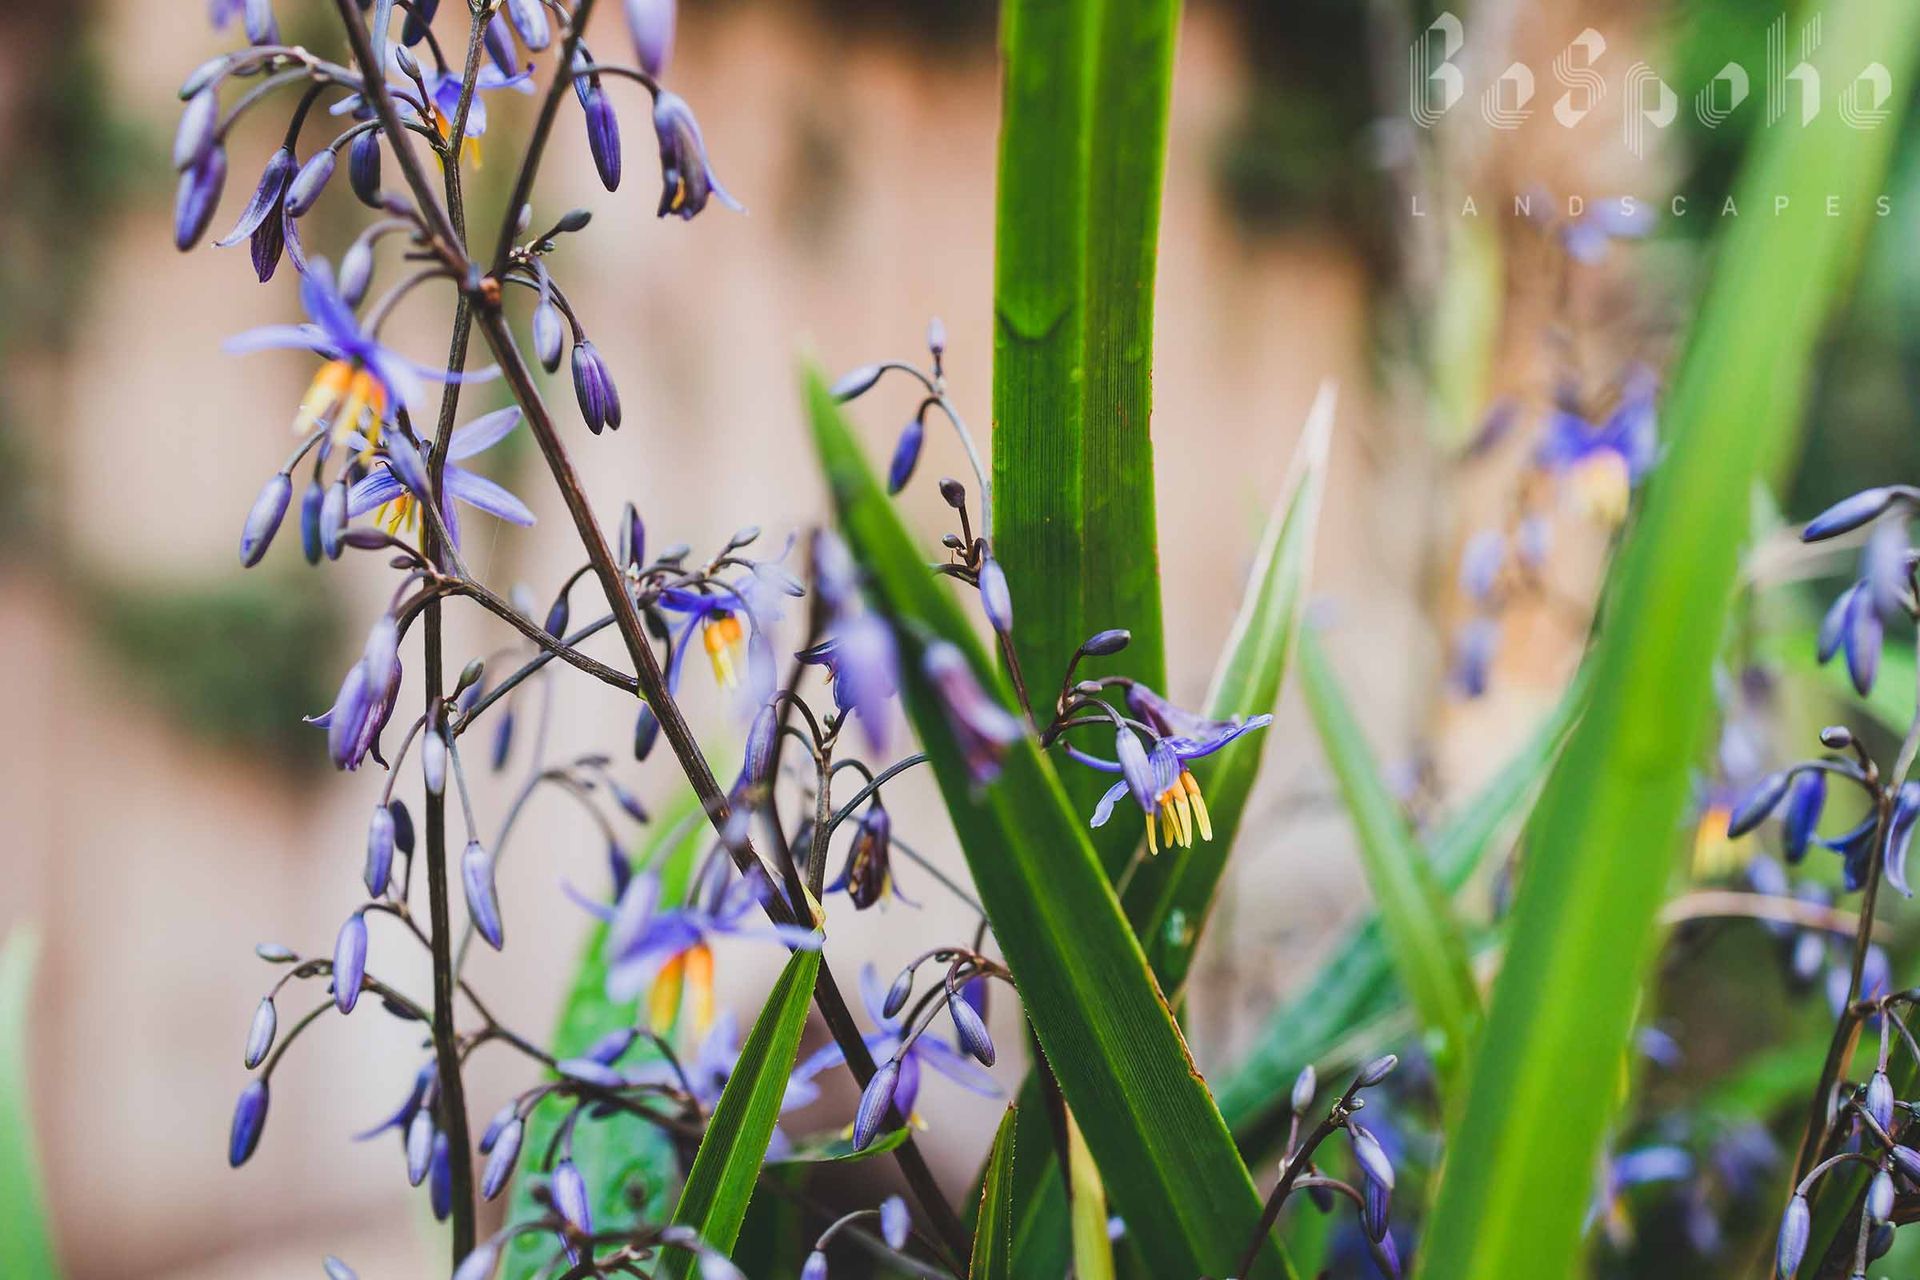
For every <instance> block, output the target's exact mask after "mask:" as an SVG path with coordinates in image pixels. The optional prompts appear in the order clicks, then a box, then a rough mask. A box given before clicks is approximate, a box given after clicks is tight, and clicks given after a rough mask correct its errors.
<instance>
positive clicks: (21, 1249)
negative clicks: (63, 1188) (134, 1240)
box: [0, 926, 60, 1280]
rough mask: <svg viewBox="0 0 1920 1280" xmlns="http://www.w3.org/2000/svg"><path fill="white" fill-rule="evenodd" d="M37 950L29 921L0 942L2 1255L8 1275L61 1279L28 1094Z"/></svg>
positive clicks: (0, 1240) (0, 1216) (42, 1279)
mask: <svg viewBox="0 0 1920 1280" xmlns="http://www.w3.org/2000/svg"><path fill="white" fill-rule="evenodd" d="M39 950H40V944H39V939H38V938H37V937H36V936H35V935H34V933H33V932H32V931H31V930H30V929H27V928H26V927H25V926H19V927H16V928H15V929H14V931H13V933H12V934H11V935H9V936H8V938H7V941H6V945H5V946H4V947H0V1259H4V1260H5V1262H6V1266H5V1268H3V1269H4V1270H5V1272H6V1274H8V1275H10V1276H21V1277H23V1278H24V1277H32V1280H57V1277H58V1276H59V1274H60V1269H59V1268H58V1267H57V1266H56V1265H55V1264H54V1260H53V1242H52V1240H51V1239H50V1238H49V1235H48V1232H47V1220H46V1208H45V1204H44V1202H43V1200H42V1198H41V1192H40V1162H39V1159H38V1158H37V1156H36V1155H35V1154H34V1149H33V1116H34V1111H33V1106H32V1101H31V1099H30V1098H29V1097H28V1095H27V1012H28V1008H29V1006H30V1005H31V1003H32V995H33V965H34V959H35V956H36V955H37V954H38V952H39Z"/></svg>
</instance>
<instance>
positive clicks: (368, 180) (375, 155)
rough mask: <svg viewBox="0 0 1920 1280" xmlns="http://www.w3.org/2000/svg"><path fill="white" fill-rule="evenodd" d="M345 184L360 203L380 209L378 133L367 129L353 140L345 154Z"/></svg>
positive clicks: (376, 130) (375, 130)
mask: <svg viewBox="0 0 1920 1280" xmlns="http://www.w3.org/2000/svg"><path fill="white" fill-rule="evenodd" d="M347 183H348V185H349V186H351V187H352V188H353V194H354V195H356V196H358V197H359V198H360V203H361V204H364V205H366V206H367V207H368V208H370V209H378V208H379V207H380V131H379V130H378V129H369V130H367V131H366V132H365V133H363V134H361V135H360V136H359V137H357V138H355V139H354V140H353V146H352V148H351V149H349V150H348V152H347Z"/></svg>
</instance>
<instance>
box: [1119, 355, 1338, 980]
mask: <svg viewBox="0 0 1920 1280" xmlns="http://www.w3.org/2000/svg"><path fill="white" fill-rule="evenodd" d="M1334 402H1335V395H1334V388H1333V384H1332V383H1330V382H1329V383H1323V384H1322V385H1321V388H1320V393H1319V394H1318V395H1317V396H1315V397H1314V401H1313V407H1312V408H1311V409H1310V410H1308V412H1307V421H1306V426H1305V427H1304V428H1303V430H1302V431H1301V434H1300V444H1299V448H1298V451H1297V452H1296V454H1295V456H1294V461H1293V466H1292V469H1291V473H1290V475H1289V477H1288V482H1287V485H1286V487H1285V489H1284V491H1283V492H1282V494H1281V497H1280V501H1279V502H1278V503H1276V504H1275V505H1274V509H1273V514H1272V516H1271V517H1270V518H1269V519H1268V521H1267V528H1266V533H1265V535H1264V536H1263V537H1262V538H1261V542H1260V553H1259V555H1258V557H1257V558H1256V559H1255V561H1254V566H1253V572H1252V574H1251V576H1250V577H1249V578H1248V581H1247V590H1246V594H1245V595H1244V596H1243V597H1242V598H1241V601H1240V611H1239V613H1238V614H1237V615H1235V618H1234V623H1233V631H1232V634H1231V635H1230V636H1229V637H1228V640H1227V644H1226V648H1225V649H1224V650H1223V651H1222V653H1221V655H1220V662H1219V665H1218V666H1217V667H1216V668H1215V669H1214V675H1213V686H1212V689H1211V691H1210V692H1209V693H1208V694H1207V706H1206V713H1207V714H1208V715H1210V716H1215V717H1218V718H1220V719H1226V718H1229V717H1232V716H1253V715H1261V714H1263V713H1266V712H1270V711H1272V710H1274V709H1275V707H1276V706H1277V705H1278V703H1279V701H1280V686H1281V683H1282V681H1283V680H1284V679H1285V677H1286V673H1287V660H1288V658H1289V657H1290V656H1291V655H1292V653H1293V644H1294V636H1295V634H1296V633H1297V632H1298V630H1299V625H1300V610H1301V605H1302V604H1303V603H1304V602H1305V600H1306V594H1307V576H1308V574H1309V572H1310V571H1311V570H1312V568H1313V543H1314V531H1315V530H1316V529H1317V528H1318V527H1319V524H1320V500H1321V497H1322V495H1323V494H1324V493H1325V492H1326V478H1327V453H1328V443H1329V441H1330V440H1331V438H1332V433H1333V410H1334ZM1266 746H1267V736H1266V735H1265V734H1264V733H1262V734H1251V735H1248V736H1247V737H1243V738H1240V739H1238V740H1236V741H1234V742H1231V743H1229V744H1227V746H1225V747H1223V748H1222V749H1221V750H1220V751H1219V752H1218V753H1216V754H1215V755H1213V756H1212V757H1210V758H1209V759H1207V760H1204V761H1199V762H1196V763H1195V765H1194V773H1195V776H1196V777H1198V778H1199V780H1200V783H1201V787H1202V791H1203V794H1204V795H1205V797H1206V803H1207V808H1208V810H1209V811H1210V812H1211V813H1212V815H1213V839H1212V840H1209V841H1202V842H1198V843H1196V844H1195V845H1194V847H1193V848H1191V849H1180V848H1174V849H1168V850H1164V851H1163V852H1162V853H1161V854H1160V855H1159V856H1158V857H1156V858H1152V859H1150V860H1148V861H1147V862H1144V863H1142V864H1141V865H1140V866H1139V867H1138V868H1136V869H1135V871H1134V873H1133V879H1132V880H1131V881H1130V882H1129V883H1128V885H1127V892H1126V897H1125V902H1126V908H1127V919H1128V920H1129V921H1131V922H1132V923H1133V926H1134V932H1135V933H1137V934H1138V935H1139V937H1140V939H1141V943H1142V945H1143V946H1145V947H1146V950H1147V959H1148V960H1149V961H1150V962H1151V963H1152V965H1153V972H1154V976H1155V977H1157V978H1158V979H1159V980H1160V985H1161V987H1162V988H1163V989H1165V990H1167V991H1178V990H1179V989H1180V986H1181V984H1182V983H1184V982H1185V981H1186V978H1187V971H1188V970H1189V969H1190V968H1191V967H1192V965H1193V957H1194V954H1195V952H1196V950H1197V949H1198V947H1199V945H1200V935H1201V933H1202V932H1203V931H1204V930H1205V928H1206V924H1207V919H1208V917H1209V916H1210V915H1211V914H1212V911H1213V900H1214V893H1215V890H1217V889H1218V888H1219V886H1220V877H1221V875H1222V874H1224V873H1225V871H1226V869H1227V855H1228V854H1229V853H1231V852H1232V850H1233V843H1234V838H1235V837H1236V836H1238V835H1239V832H1240V820H1241V819H1242V818H1243V817H1244V816H1245V815H1246V811H1247V798H1248V797H1249V796H1250V795H1252V794H1253V783H1254V779H1255V778H1256V777H1258V776H1259V772H1260V761H1261V760H1262V759H1263V758H1264V755H1265V749H1266ZM1109 825H1112V824H1109Z"/></svg>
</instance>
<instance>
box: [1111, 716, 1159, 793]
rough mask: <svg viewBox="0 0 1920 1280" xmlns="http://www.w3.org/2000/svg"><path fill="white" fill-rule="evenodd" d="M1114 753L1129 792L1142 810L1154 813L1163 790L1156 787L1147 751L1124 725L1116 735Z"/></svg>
mask: <svg viewBox="0 0 1920 1280" xmlns="http://www.w3.org/2000/svg"><path fill="white" fill-rule="evenodd" d="M1113 753H1114V756H1115V758H1117V759H1118V760H1119V761H1120V776H1121V777H1122V778H1124V779H1126V783H1127V790H1128V791H1129V792H1131V793H1132V794H1133V799H1134V802H1135V803H1136V804H1138V805H1139V806H1140V807H1141V808H1142V809H1144V810H1145V811H1146V812H1148V813H1152V812H1153V810H1154V806H1155V805H1156V804H1158V803H1159V800H1158V796H1159V793H1160V791H1161V790H1162V788H1160V787H1157V786H1155V785H1154V780H1153V766H1152V765H1151V764H1149V763H1148V761H1147V749H1146V748H1145V747H1143V746H1141V745H1140V739H1139V737H1138V736H1137V735H1135V733H1134V731H1133V730H1132V729H1131V728H1130V727H1128V726H1126V725H1122V726H1120V728H1119V729H1118V730H1116V731H1115V733H1114V738H1113Z"/></svg>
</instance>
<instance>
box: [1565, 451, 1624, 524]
mask: <svg viewBox="0 0 1920 1280" xmlns="http://www.w3.org/2000/svg"><path fill="white" fill-rule="evenodd" d="M1570 479H1571V480H1572V483H1573V492H1574V497H1575V500H1576V501H1577V502H1578V504H1579V505H1580V507H1581V509H1582V510H1583V511H1585V512H1586V513H1587V515H1589V516H1590V517H1592V518H1593V519H1595V520H1598V521H1599V522H1601V523H1602V524H1604V525H1607V526H1608V527H1613V526H1615V525H1618V524H1620V523H1621V522H1622V521H1623V520H1625V519H1626V518H1627V507H1628V504H1629V503H1630V502H1631V501H1632V499H1633V478H1632V476H1631V475H1630V474H1629V473H1628V471H1627V460H1626V459H1625V458H1623V457H1621V456H1620V455H1619V454H1617V453H1615V452H1614V451H1613V450H1611V449H1602V450H1599V451H1597V452H1595V453H1593V454H1591V455H1589V456H1588V457H1586V458H1585V459H1583V460H1581V461H1580V462H1579V463H1577V464H1576V465H1575V466H1574V468H1573V474H1572V476H1571V477H1570Z"/></svg>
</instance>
